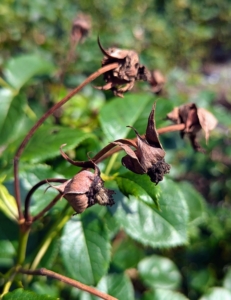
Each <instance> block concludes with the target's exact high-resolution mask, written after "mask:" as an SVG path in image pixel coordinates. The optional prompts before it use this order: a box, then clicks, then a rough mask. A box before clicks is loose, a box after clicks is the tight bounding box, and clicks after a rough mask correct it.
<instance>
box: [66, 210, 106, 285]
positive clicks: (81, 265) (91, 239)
mask: <svg viewBox="0 0 231 300" xmlns="http://www.w3.org/2000/svg"><path fill="white" fill-rule="evenodd" d="M61 255H62V258H63V263H64V265H65V267H66V269H67V270H68V272H69V274H70V276H71V277H73V278H74V279H77V280H79V281H80V282H83V283H86V284H88V285H95V284H96V283H98V281H99V280H100V279H101V278H102V276H104V275H105V273H106V272H107V269H108V266H109V261H110V241H109V238H108V231H107V228H106V226H105V224H104V223H103V222H102V221H101V220H100V219H99V217H98V216H97V215H95V214H92V213H87V212H85V213H84V214H83V215H81V216H80V217H79V218H78V219H77V220H76V219H73V220H70V221H69V222H68V223H67V224H66V226H65V228H64V232H63V235H62V238H61Z"/></svg>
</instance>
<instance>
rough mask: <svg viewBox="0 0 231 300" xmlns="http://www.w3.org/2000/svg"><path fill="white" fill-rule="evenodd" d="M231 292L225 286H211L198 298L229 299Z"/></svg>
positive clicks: (202, 299)
mask: <svg viewBox="0 0 231 300" xmlns="http://www.w3.org/2000/svg"><path fill="white" fill-rule="evenodd" d="M230 299H231V292H230V291H229V290H227V289H225V288H221V287H213V288H211V289H209V290H208V292H206V293H205V294H204V295H203V296H202V297H201V298H200V300H230Z"/></svg>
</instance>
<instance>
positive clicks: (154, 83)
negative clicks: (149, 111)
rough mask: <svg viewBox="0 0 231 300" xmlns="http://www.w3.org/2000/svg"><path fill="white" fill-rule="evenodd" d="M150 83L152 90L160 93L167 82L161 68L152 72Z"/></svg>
mask: <svg viewBox="0 0 231 300" xmlns="http://www.w3.org/2000/svg"><path fill="white" fill-rule="evenodd" d="M150 75H151V76H150V79H149V84H150V86H151V91H152V92H153V93H155V94H159V93H160V92H161V90H162V88H163V86H164V84H165V81H166V80H165V77H164V75H163V74H162V73H161V72H160V71H159V70H153V71H151V72H150Z"/></svg>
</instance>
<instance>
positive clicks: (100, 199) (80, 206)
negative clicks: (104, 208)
mask: <svg viewBox="0 0 231 300" xmlns="http://www.w3.org/2000/svg"><path fill="white" fill-rule="evenodd" d="M61 154H62V156H63V157H64V158H65V159H66V160H68V161H69V162H71V163H72V164H74V165H76V166H81V167H86V168H93V169H94V170H95V171H94V173H92V172H90V171H88V170H86V169H85V170H82V171H80V172H79V173H78V174H76V175H75V176H74V177H73V178H72V179H69V180H67V181H66V182H64V183H63V184H61V185H58V186H52V187H53V188H55V189H56V190H58V191H59V192H60V193H61V194H62V196H63V197H64V198H65V199H66V200H67V201H68V202H69V203H70V205H71V206H72V207H73V209H74V210H75V211H76V213H82V212H83V211H84V210H85V209H86V208H88V207H90V206H92V205H94V204H96V203H98V204H100V205H109V206H112V205H113V204H114V200H113V198H112V195H113V194H114V191H112V190H109V189H107V188H105V187H104V182H103V180H102V179H101V177H100V171H99V168H98V167H97V165H96V164H94V163H93V162H91V161H88V162H74V161H72V160H71V159H70V158H69V157H68V156H67V155H66V154H65V153H64V152H62V150H61Z"/></svg>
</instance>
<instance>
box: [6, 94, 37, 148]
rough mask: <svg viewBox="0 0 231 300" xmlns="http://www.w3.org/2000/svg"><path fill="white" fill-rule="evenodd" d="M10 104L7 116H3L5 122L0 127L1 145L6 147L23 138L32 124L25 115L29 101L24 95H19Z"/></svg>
mask: <svg viewBox="0 0 231 300" xmlns="http://www.w3.org/2000/svg"><path fill="white" fill-rule="evenodd" d="M8 104H9V107H8V110H7V112H6V115H4V116H3V120H4V122H3V123H2V127H0V136H1V141H0V144H1V145H4V146H7V145H8V144H9V143H12V142H14V141H16V140H17V139H18V138H19V137H23V136H24V135H25V134H26V133H27V131H28V127H30V124H31V121H30V120H29V119H28V117H27V116H26V114H25V110H26V106H27V100H26V98H25V96H24V95H17V96H16V97H14V98H13V99H12V101H11V102H10V103H8Z"/></svg>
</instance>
